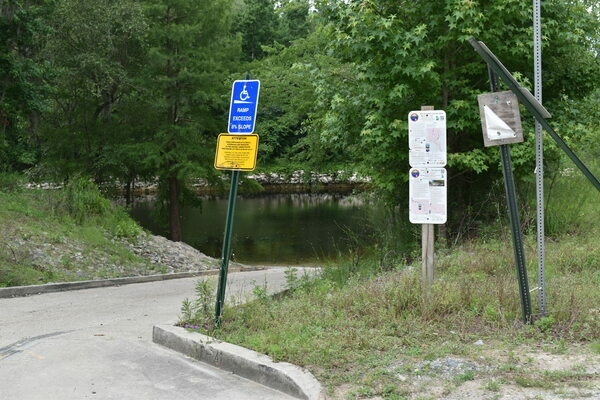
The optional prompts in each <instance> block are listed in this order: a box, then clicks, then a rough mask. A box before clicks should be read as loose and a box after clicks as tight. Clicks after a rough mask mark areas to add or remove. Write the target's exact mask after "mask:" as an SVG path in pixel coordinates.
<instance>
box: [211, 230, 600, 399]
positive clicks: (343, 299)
mask: <svg viewBox="0 0 600 400" xmlns="http://www.w3.org/2000/svg"><path fill="white" fill-rule="evenodd" d="M531 241H532V239H531V238H530V239H528V243H529V242H531ZM597 243H598V242H597V238H596V235H595V234H594V233H592V232H587V233H582V234H580V235H578V236H573V235H566V236H564V237H562V238H560V239H557V240H554V241H551V242H550V243H548V255H547V261H548V265H549V266H551V269H550V272H549V278H548V279H549V282H550V283H551V284H550V285H549V287H548V298H549V300H550V302H549V304H550V307H549V312H550V316H549V317H547V318H545V319H541V320H539V321H538V322H537V323H536V324H533V325H523V324H522V322H521V311H520V302H519V296H518V289H517V282H516V278H515V271H514V266H513V260H512V249H511V248H510V246H507V245H506V243H503V242H502V241H501V240H487V241H472V242H468V243H465V244H464V245H463V246H459V247H458V248H455V249H453V251H452V252H447V253H446V254H443V255H441V257H439V258H438V263H437V271H436V272H437V278H436V283H435V285H434V292H433V295H432V296H430V297H427V296H423V295H422V291H421V283H420V271H419V270H418V269H410V268H405V267H402V266H399V267H398V269H396V270H394V271H390V272H384V273H366V272H365V273H363V274H354V275H350V276H349V277H347V276H346V275H344V274H339V270H338V269H336V268H333V267H332V268H327V269H325V271H324V272H323V274H322V277H321V278H319V279H317V280H315V281H305V282H304V283H303V284H301V285H299V284H298V283H297V281H294V280H293V282H294V285H295V286H296V287H297V289H296V290H295V291H294V292H293V293H292V294H290V295H289V296H287V297H284V298H282V299H279V300H272V299H270V298H265V297H263V298H261V300H259V301H255V302H253V303H250V304H247V305H245V306H241V307H238V308H227V309H226V310H225V316H224V321H223V326H222V328H221V329H220V330H219V331H217V332H211V333H212V334H213V335H217V336H218V337H219V338H220V339H223V340H225V341H228V342H233V343H236V344H239V345H241V346H244V347H248V348H252V349H254V350H256V351H259V352H262V353H266V354H268V355H269V356H271V357H272V358H274V359H275V360H281V361H288V362H291V363H294V364H297V365H301V366H305V367H307V368H309V370H311V371H312V372H313V373H314V374H315V375H316V376H317V378H318V379H320V380H321V381H322V382H323V383H325V384H326V385H327V386H328V387H329V388H330V390H333V388H334V387H337V386H339V385H342V384H353V385H357V388H356V390H355V391H354V392H353V393H354V394H355V395H356V396H361V393H360V392H361V391H364V390H366V389H369V390H370V391H371V392H372V395H373V396H382V397H383V393H384V389H385V388H386V387H390V386H389V385H393V384H395V383H397V382H396V380H395V377H394V374H386V371H388V372H389V371H391V370H393V366H394V365H395V364H399V363H400V364H401V365H404V364H406V363H408V365H410V363H411V362H414V361H415V360H435V359H439V358H443V357H446V356H449V355H453V356H460V357H464V358H466V359H471V358H475V359H476V358H477V357H478V356H479V352H480V350H478V346H472V343H473V342H474V341H476V340H479V339H482V340H483V341H484V342H485V343H493V344H494V345H497V346H499V347H500V348H504V349H510V348H512V347H514V346H517V345H520V344H522V345H528V344H529V343H545V344H548V345H549V346H552V347H553V348H561V347H564V346H567V345H569V344H570V343H574V342H584V343H586V342H589V341H592V342H594V341H598V339H600V316H599V315H597V311H594V310H597V307H598V306H597V305H598V304H600V291H599V290H598V287H600V264H599V263H596V262H595V261H594V260H597V259H599V257H600V246H598V245H597ZM529 247H531V246H530V245H528V248H529ZM529 251H530V252H531V251H534V248H530V249H529ZM565 254H568V257H567V256H565ZM365 262H368V261H365ZM373 263H376V261H373ZM357 268H359V269H361V270H362V271H368V270H370V269H369V267H362V266H358V267H357ZM373 270H376V268H373ZM342 276H343V278H341V277H342ZM531 279H534V278H531ZM535 298H536V297H535V296H532V299H533V301H534V304H535ZM513 359H514V356H513ZM513 359H511V357H510V356H509V359H508V362H507V363H506V364H505V365H511V367H510V368H504V369H503V368H502V367H501V365H498V373H500V374H507V375H509V376H515V377H516V378H513V381H515V382H517V383H518V384H519V385H521V386H525V387H532V386H535V387H537V386H538V384H541V383H540V382H542V383H543V382H547V381H549V379H548V378H547V377H545V376H543V375H542V376H541V377H540V376H538V375H534V376H530V375H527V374H524V373H523V370H522V369H521V368H519V367H518V366H517V362H516V361H514V362H511V360H513ZM514 360H516V359H514ZM407 370H408V371H410V367H409V368H408V369H407ZM408 373H409V374H410V373H411V372H408ZM474 378H475V374H474V373H472V372H466V373H463V374H460V375H458V376H456V377H455V379H454V381H453V384H455V385H459V384H460V383H462V382H465V381H468V380H472V379H474ZM575 378H576V377H573V379H575ZM360 388H363V389H360ZM359 389H360V390H359ZM488 390H492V389H488Z"/></svg>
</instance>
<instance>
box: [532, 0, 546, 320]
mask: <svg viewBox="0 0 600 400" xmlns="http://www.w3.org/2000/svg"><path fill="white" fill-rule="evenodd" d="M540 9H541V7H540V0H533V65H534V70H533V72H534V83H535V98H536V99H537V100H538V101H539V102H540V104H541V103H542V28H541V10H540ZM535 171H536V175H535V187H536V191H535V198H536V208H537V210H536V211H537V213H536V215H537V223H536V226H537V253H538V254H537V255H538V260H537V262H538V264H537V265H538V287H539V290H540V291H539V310H540V315H541V316H542V317H543V316H545V315H546V265H545V263H546V260H545V249H544V247H545V246H544V236H545V228H544V135H543V131H542V125H541V124H540V123H539V122H538V121H537V120H536V121H535Z"/></svg>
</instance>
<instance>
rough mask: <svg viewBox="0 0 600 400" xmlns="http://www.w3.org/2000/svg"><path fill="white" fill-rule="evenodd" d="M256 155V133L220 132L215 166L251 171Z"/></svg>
mask: <svg viewBox="0 0 600 400" xmlns="http://www.w3.org/2000/svg"><path fill="white" fill-rule="evenodd" d="M257 155H258V135H255V134H228V133H221V134H220V135H219V137H218V139H217V151H216V154H215V168H216V169H222V170H230V171H253V170H254V168H256V157H257Z"/></svg>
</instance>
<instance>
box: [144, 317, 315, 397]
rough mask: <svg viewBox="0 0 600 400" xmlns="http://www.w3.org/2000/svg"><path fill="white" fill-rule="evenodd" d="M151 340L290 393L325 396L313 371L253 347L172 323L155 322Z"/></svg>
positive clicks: (302, 395)
mask: <svg viewBox="0 0 600 400" xmlns="http://www.w3.org/2000/svg"><path fill="white" fill-rule="evenodd" d="M152 340H153V341H154V343H157V344H160V345H162V346H165V347H168V348H170V349H172V350H175V351H178V352H180V353H183V354H185V355H187V356H189V357H192V358H195V359H196V360H199V361H202V362H205V363H207V364H210V365H213V366H215V367H217V368H220V369H222V370H225V371H229V372H232V373H234V374H236V375H239V376H241V377H244V378H246V379H250V380H252V381H254V382H257V383H260V384H261V385H264V386H267V387H270V388H272V389H275V390H279V391H280V392H283V393H286V394H289V395H290V396H294V397H296V398H299V399H305V400H323V399H325V395H324V390H323V388H322V386H321V384H320V383H319V381H317V380H316V379H315V377H314V376H313V375H312V374H311V373H310V372H308V371H306V370H305V369H303V368H300V367H298V366H296V365H292V364H289V363H284V362H274V361H273V360H271V358H270V357H268V356H266V355H264V354H260V353H257V352H255V351H253V350H249V349H246V348H244V347H240V346H236V345H234V344H231V343H226V342H220V341H218V340H217V339H215V338H212V337H210V336H206V335H202V334H200V333H195V332H189V331H187V330H186V329H184V328H180V327H177V326H172V325H155V326H154V329H153V331H152Z"/></svg>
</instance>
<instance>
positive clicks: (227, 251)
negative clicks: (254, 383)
mask: <svg viewBox="0 0 600 400" xmlns="http://www.w3.org/2000/svg"><path fill="white" fill-rule="evenodd" d="M249 79H252V76H251V75H250V74H246V80H249ZM234 88H235V83H234ZM244 90H245V87H244ZM244 100H252V102H255V107H256V106H257V105H258V93H256V98H254V99H250V98H248V97H247V95H246V97H244ZM233 102H234V99H233V95H232V105H233ZM245 103H250V101H245ZM230 114H231V109H230ZM230 118H231V115H230ZM228 130H229V129H228ZM252 131H254V125H252ZM252 131H251V132H244V133H252ZM255 156H256V155H255ZM239 180H240V171H232V172H231V187H230V189H229V202H228V203H227V217H226V219H225V233H224V235H223V251H222V253H221V256H222V262H221V271H220V272H219V286H218V287H217V302H216V304H215V325H216V326H217V327H218V326H219V325H220V324H221V320H222V319H223V306H224V304H225V289H226V286H227V272H228V269H229V259H230V258H231V236H232V234H233V217H234V214H235V201H236V198H237V191H238V183H239Z"/></svg>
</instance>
